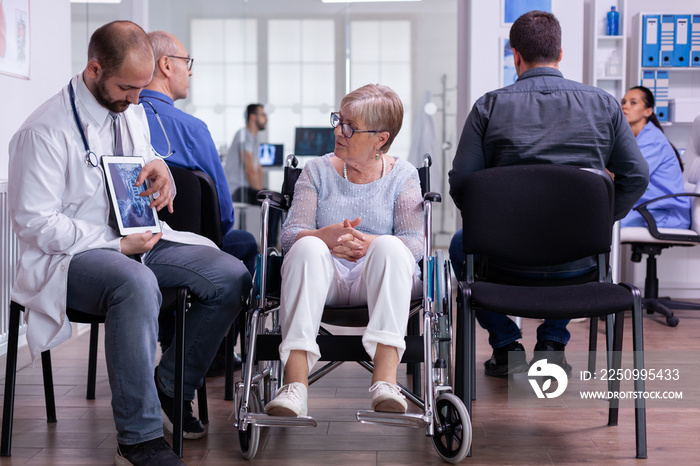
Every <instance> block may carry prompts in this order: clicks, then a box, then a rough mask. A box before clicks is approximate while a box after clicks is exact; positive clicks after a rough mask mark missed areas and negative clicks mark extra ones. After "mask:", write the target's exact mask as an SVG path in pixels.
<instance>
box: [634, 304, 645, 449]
mask: <svg viewBox="0 0 700 466" xmlns="http://www.w3.org/2000/svg"><path fill="white" fill-rule="evenodd" d="M643 322H644V321H643V320H642V305H641V295H640V293H639V290H635V294H634V310H633V312H632V347H633V349H634V355H633V358H634V368H635V369H637V370H638V371H640V372H641V371H642V369H644V329H643ZM634 390H635V391H636V392H638V393H642V392H644V379H643V378H641V377H638V378H636V379H635V380H634ZM634 407H635V410H634V424H635V432H636V444H637V458H646V457H647V420H646V400H645V399H644V397H639V398H637V399H636V400H635V401H634Z"/></svg>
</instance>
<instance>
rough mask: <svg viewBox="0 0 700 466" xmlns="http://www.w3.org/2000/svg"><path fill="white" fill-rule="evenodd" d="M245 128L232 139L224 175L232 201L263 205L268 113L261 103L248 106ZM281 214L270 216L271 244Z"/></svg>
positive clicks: (271, 211)
mask: <svg viewBox="0 0 700 466" xmlns="http://www.w3.org/2000/svg"><path fill="white" fill-rule="evenodd" d="M245 122H246V124H245V126H244V127H243V128H241V129H239V130H238V131H237V132H236V134H235V136H234V137H233V142H231V147H229V150H228V152H227V153H226V156H225V157H224V172H225V173H226V180H228V188H229V191H230V192H231V198H232V199H233V202H243V203H246V204H250V205H260V202H258V200H257V194H258V191H260V190H261V189H263V167H262V165H261V164H260V158H259V156H258V150H259V148H260V143H261V141H260V131H265V127H266V125H267V114H266V113H265V107H263V105H262V104H249V105H248V106H247V107H246V110H245ZM280 220H281V214H280V212H279V211H278V210H275V209H271V210H270V217H269V230H268V235H267V239H268V245H269V246H273V247H274V246H275V245H276V244H277V236H278V230H279V223H280Z"/></svg>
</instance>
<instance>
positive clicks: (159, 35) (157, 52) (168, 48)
mask: <svg viewBox="0 0 700 466" xmlns="http://www.w3.org/2000/svg"><path fill="white" fill-rule="evenodd" d="M148 40H149V41H150V42H151V47H153V58H154V59H155V62H156V69H158V61H159V60H160V59H161V58H162V57H165V56H168V55H175V54H176V53H177V45H175V41H174V40H173V37H172V36H171V35H170V34H168V33H167V32H165V31H153V32H149V33H148Z"/></svg>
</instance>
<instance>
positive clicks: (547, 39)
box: [510, 10, 561, 65]
mask: <svg viewBox="0 0 700 466" xmlns="http://www.w3.org/2000/svg"><path fill="white" fill-rule="evenodd" d="M510 46H511V47H512V48H514V49H515V50H517V51H518V53H519V54H520V55H521V56H522V57H523V60H525V62H527V63H530V64H533V65H537V64H542V63H555V62H558V61H559V54H560V53H561V26H560V25H559V21H558V20H557V18H556V17H555V16H554V15H553V14H552V13H547V12H546V11H539V10H534V11H529V12H527V13H525V14H524V15H522V16H521V17H519V18H518V19H516V20H515V22H514V23H513V26H511V28H510Z"/></svg>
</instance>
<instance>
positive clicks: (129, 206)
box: [102, 156, 160, 236]
mask: <svg viewBox="0 0 700 466" xmlns="http://www.w3.org/2000/svg"><path fill="white" fill-rule="evenodd" d="M143 165H144V160H143V157H115V156H103V157H102V166H103V168H104V172H105V178H106V179H107V187H108V191H109V199H110V201H111V204H112V208H113V211H114V213H115V217H116V220H117V226H118V227H119V234H120V235H122V236H126V235H130V234H132V233H142V232H145V231H151V232H153V233H158V232H160V222H159V221H158V213H157V211H156V209H155V208H154V207H153V208H152V207H150V204H151V202H152V200H153V198H152V197H151V196H145V197H141V196H139V194H141V193H142V192H144V191H145V190H146V189H147V187H146V185H147V183H144V184H142V185H141V186H136V178H138V176H139V172H141V169H142V168H143Z"/></svg>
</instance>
